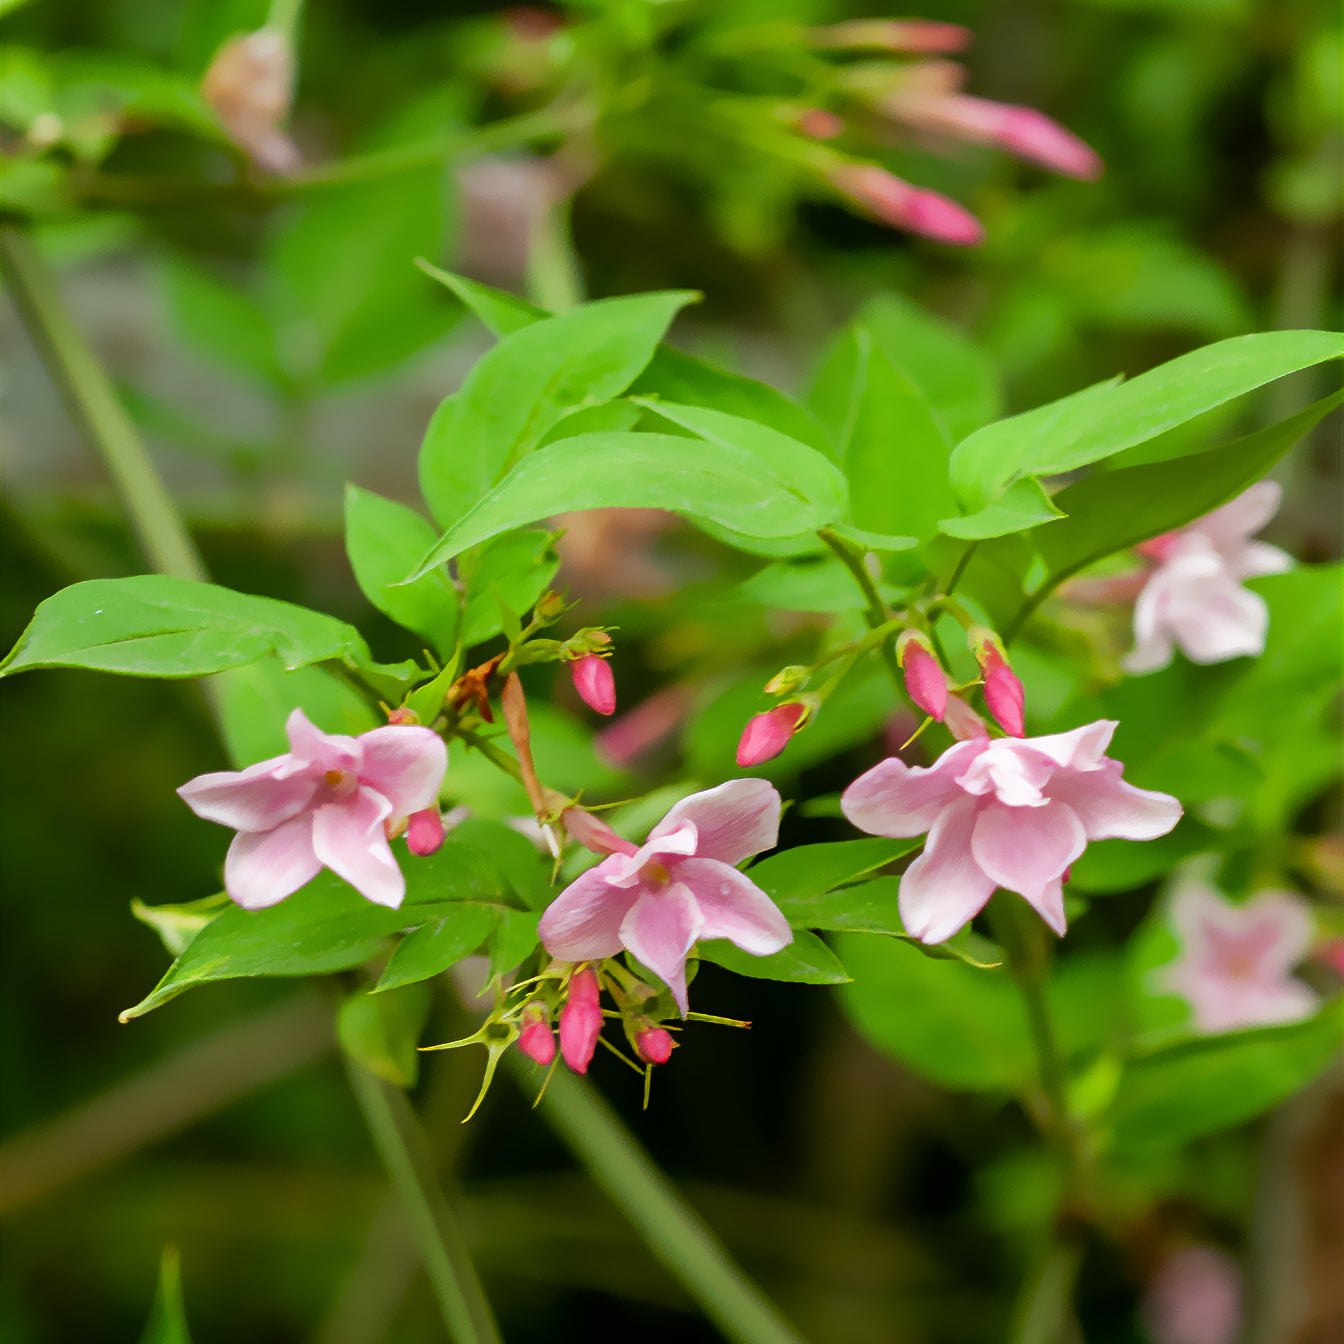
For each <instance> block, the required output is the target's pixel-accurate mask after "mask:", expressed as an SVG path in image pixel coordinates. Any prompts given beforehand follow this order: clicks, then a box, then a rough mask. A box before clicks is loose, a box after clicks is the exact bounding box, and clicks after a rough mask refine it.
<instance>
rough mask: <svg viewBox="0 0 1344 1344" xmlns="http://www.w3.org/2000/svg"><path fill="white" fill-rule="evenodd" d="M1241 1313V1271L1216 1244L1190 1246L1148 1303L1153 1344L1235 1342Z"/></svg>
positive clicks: (1172, 1261) (1164, 1272)
mask: <svg viewBox="0 0 1344 1344" xmlns="http://www.w3.org/2000/svg"><path fill="white" fill-rule="evenodd" d="M1241 1313H1242V1283H1241V1270H1240V1269H1239V1268H1238V1266H1237V1262H1236V1261H1235V1260H1234V1259H1233V1258H1232V1257H1231V1256H1230V1255H1228V1253H1227V1252H1226V1251H1220V1250H1218V1249H1216V1248H1215V1247H1213V1246H1186V1247H1184V1248H1182V1249H1181V1250H1179V1251H1177V1252H1176V1253H1175V1255H1173V1256H1171V1257H1170V1258H1168V1259H1167V1260H1164V1261H1163V1262H1162V1265H1161V1267H1160V1268H1159V1269H1158V1271H1157V1273H1156V1274H1155V1275H1154V1276H1153V1280H1152V1282H1151V1283H1150V1284H1149V1285H1148V1291H1147V1293H1145V1294H1144V1299H1143V1321H1144V1324H1145V1325H1146V1326H1147V1328H1148V1333H1149V1334H1150V1335H1151V1336H1152V1339H1153V1344H1233V1341H1234V1340H1235V1339H1236V1338H1237V1335H1238V1334H1239V1333H1240V1330H1241Z"/></svg>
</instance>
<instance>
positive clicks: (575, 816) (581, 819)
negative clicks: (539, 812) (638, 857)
mask: <svg viewBox="0 0 1344 1344" xmlns="http://www.w3.org/2000/svg"><path fill="white" fill-rule="evenodd" d="M560 820H561V821H562V822H564V825H565V831H566V832H567V833H568V835H569V838H570V839H571V840H577V841H578V842H579V844H581V845H582V846H583V847H584V848H585V849H591V850H592V851H593V853H594V854H637V853H638V852H639V849H638V846H636V845H632V844H631V843H630V841H628V840H622V839H621V837H620V836H619V835H617V834H616V832H615V831H613V830H612V829H611V827H610V826H608V825H607V823H606V822H605V821H603V820H602V819H601V818H600V817H595V816H593V814H592V813H591V812H589V811H587V810H586V809H584V808H582V807H567V808H565V810H564V811H563V812H562V813H561V814H560Z"/></svg>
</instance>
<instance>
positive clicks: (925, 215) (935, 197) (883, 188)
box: [830, 163, 985, 247]
mask: <svg viewBox="0 0 1344 1344" xmlns="http://www.w3.org/2000/svg"><path fill="white" fill-rule="evenodd" d="M830 181H831V185H832V186H833V187H835V189H836V190H837V191H838V192H840V194H841V195H842V196H847V197H848V198H849V199H850V200H851V201H853V202H854V203H855V204H856V205H859V206H862V207H863V209H864V210H866V211H867V212H868V213H869V214H870V215H872V216H873V218H874V219H876V220H877V221H878V222H879V223H880V224H887V225H890V227H892V228H894V229H906V230H908V231H909V232H911V233H918V234H922V235H923V236H924V237H926V238H934V239H936V240H937V241H939V242H941V243H951V244H952V245H953V246H955V247H976V246H978V245H979V244H980V243H982V242H984V240H985V230H984V226H983V225H982V224H981V223H980V221H979V220H978V219H976V218H975V216H974V215H972V214H970V213H968V212H967V211H965V210H963V209H962V208H961V206H959V205H958V204H957V203H956V202H955V201H952V200H949V199H948V198H947V197H946V196H940V195H939V194H938V193H937V192H936V191H926V190H924V189H923V188H922V187H912V186H911V185H910V184H909V183H908V182H903V181H902V180H901V179H900V178H899V177H896V176H895V175H894V174H893V173H889V172H887V170H886V169H885V168H879V167H878V166H877V165H876V164H875V163H845V164H842V165H841V166H840V167H839V168H837V169H835V170H834V171H833V172H832V173H831V174H830Z"/></svg>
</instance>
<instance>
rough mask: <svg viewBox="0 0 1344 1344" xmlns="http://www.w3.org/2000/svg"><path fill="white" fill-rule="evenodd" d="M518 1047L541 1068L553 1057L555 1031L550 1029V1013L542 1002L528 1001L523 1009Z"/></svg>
mask: <svg viewBox="0 0 1344 1344" xmlns="http://www.w3.org/2000/svg"><path fill="white" fill-rule="evenodd" d="M518 1048H519V1049H520V1050H521V1051H522V1052H523V1054H525V1055H526V1056H527V1057H528V1059H530V1060H532V1062H533V1063H534V1064H540V1065H541V1066H542V1068H545V1067H546V1065H548V1064H549V1063H550V1062H551V1060H553V1059H554V1058H555V1032H553V1031H552V1030H551V1014H550V1012H549V1011H548V1009H547V1007H546V1005H545V1004H544V1003H537V1002H533V1003H529V1004H528V1005H527V1007H526V1008H524V1009H523V1022H522V1030H521V1031H520V1032H519V1034H518Z"/></svg>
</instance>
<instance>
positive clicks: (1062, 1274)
mask: <svg viewBox="0 0 1344 1344" xmlns="http://www.w3.org/2000/svg"><path fill="white" fill-rule="evenodd" d="M1082 1264H1083V1246H1082V1243H1081V1242H1080V1241H1079V1240H1078V1239H1076V1238H1074V1237H1069V1238H1067V1239H1065V1238H1063V1237H1060V1238H1058V1239H1056V1240H1055V1241H1052V1242H1051V1243H1050V1247H1049V1249H1048V1250H1047V1252H1046V1255H1045V1258H1044V1259H1043V1260H1042V1261H1041V1263H1040V1265H1039V1266H1038V1267H1037V1269H1036V1270H1035V1271H1034V1273H1033V1274H1032V1276H1031V1277H1030V1278H1029V1279H1028V1280H1027V1282H1026V1285H1025V1286H1024V1288H1023V1291H1022V1295H1021V1297H1020V1298H1019V1299H1018V1301H1017V1304H1016V1305H1015V1306H1014V1308H1013V1315H1012V1321H1011V1326H1010V1329H1009V1334H1008V1344H1067V1342H1068V1341H1069V1340H1071V1339H1073V1338H1075V1337H1076V1331H1075V1329H1074V1325H1073V1311H1072V1308H1071V1307H1070V1303H1071V1302H1072V1300H1073V1289H1074V1285H1075V1284H1076V1283H1077V1281H1078V1271H1079V1270H1080V1269H1081V1268H1082Z"/></svg>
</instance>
